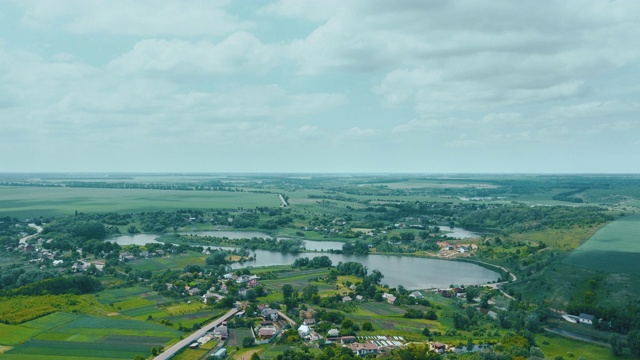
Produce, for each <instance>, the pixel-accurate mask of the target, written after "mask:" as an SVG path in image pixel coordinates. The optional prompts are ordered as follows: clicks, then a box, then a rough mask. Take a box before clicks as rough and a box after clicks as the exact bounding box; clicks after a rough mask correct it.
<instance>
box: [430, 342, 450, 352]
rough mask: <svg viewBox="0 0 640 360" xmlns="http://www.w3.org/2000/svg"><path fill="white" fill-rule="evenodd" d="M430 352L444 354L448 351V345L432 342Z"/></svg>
mask: <svg viewBox="0 0 640 360" xmlns="http://www.w3.org/2000/svg"><path fill="white" fill-rule="evenodd" d="M429 350H431V351H435V352H437V353H438V354H442V353H443V352H445V351H447V344H443V343H439V342H432V343H431V344H429Z"/></svg>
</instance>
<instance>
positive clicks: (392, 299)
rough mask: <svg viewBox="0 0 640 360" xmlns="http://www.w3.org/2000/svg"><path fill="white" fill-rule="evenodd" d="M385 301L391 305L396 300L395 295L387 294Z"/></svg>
mask: <svg viewBox="0 0 640 360" xmlns="http://www.w3.org/2000/svg"><path fill="white" fill-rule="evenodd" d="M387 302H388V303H389V304H391V305H393V303H395V302H396V297H395V296H393V295H391V296H387Z"/></svg>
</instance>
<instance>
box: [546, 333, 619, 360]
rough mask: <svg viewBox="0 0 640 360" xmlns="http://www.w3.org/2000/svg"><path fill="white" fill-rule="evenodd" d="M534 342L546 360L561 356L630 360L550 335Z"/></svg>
mask: <svg viewBox="0 0 640 360" xmlns="http://www.w3.org/2000/svg"><path fill="white" fill-rule="evenodd" d="M536 342H537V343H538V346H539V347H540V350H542V352H543V353H544V355H545V358H547V359H553V358H556V357H557V356H562V357H563V358H564V359H578V358H580V357H583V358H585V359H589V360H592V359H598V360H614V359H625V358H628V359H631V357H630V356H626V357H624V356H621V357H614V356H613V355H612V354H611V349H609V348H605V347H602V346H598V345H594V344H590V343H586V342H582V341H578V340H571V339H567V338H563V337H561V336H559V335H555V334H550V333H545V334H543V335H538V336H536ZM569 353H572V354H573V356H571V355H569Z"/></svg>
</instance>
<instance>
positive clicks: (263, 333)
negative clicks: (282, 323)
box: [258, 327, 276, 339]
mask: <svg viewBox="0 0 640 360" xmlns="http://www.w3.org/2000/svg"><path fill="white" fill-rule="evenodd" d="M275 333H276V329H275V328H273V327H263V328H260V330H258V337H260V338H267V339H270V338H271V337H273V335H275Z"/></svg>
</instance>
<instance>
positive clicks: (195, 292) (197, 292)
mask: <svg viewBox="0 0 640 360" xmlns="http://www.w3.org/2000/svg"><path fill="white" fill-rule="evenodd" d="M187 291H188V292H189V296H195V295H200V289H198V288H197V287H194V288H191V289H188V290H187Z"/></svg>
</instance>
